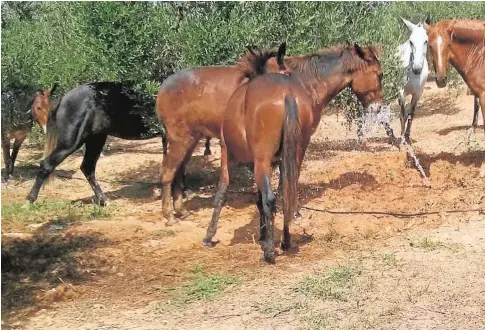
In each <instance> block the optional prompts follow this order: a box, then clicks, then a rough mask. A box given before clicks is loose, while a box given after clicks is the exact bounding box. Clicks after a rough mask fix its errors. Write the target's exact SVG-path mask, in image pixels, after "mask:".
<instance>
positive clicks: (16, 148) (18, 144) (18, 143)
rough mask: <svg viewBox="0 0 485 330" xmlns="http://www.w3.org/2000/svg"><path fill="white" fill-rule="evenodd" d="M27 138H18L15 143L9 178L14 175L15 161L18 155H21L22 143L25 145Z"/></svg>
mask: <svg viewBox="0 0 485 330" xmlns="http://www.w3.org/2000/svg"><path fill="white" fill-rule="evenodd" d="M26 137H27V136H22V137H21V138H18V139H17V138H16V139H15V141H14V143H13V149H12V156H11V162H10V168H9V170H8V175H9V176H12V174H13V169H14V166H15V160H16V159H17V155H18V154H19V150H20V147H21V146H22V143H24V141H25V138H26Z"/></svg>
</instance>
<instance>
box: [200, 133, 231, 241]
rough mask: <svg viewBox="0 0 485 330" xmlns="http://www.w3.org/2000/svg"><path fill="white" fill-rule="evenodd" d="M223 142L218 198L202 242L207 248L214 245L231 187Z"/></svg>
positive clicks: (227, 156)
mask: <svg viewBox="0 0 485 330" xmlns="http://www.w3.org/2000/svg"><path fill="white" fill-rule="evenodd" d="M221 142H222V143H221V147H222V148H221V175H220V177H219V186H218V187H217V193H216V197H215V198H214V212H213V213H212V219H211V222H210V225H209V227H208V228H207V234H206V235H205V237H204V239H203V241H202V242H203V244H204V245H206V246H212V245H213V243H212V238H213V237H214V235H215V234H216V231H217V223H218V222H219V218H220V215H221V209H222V204H223V203H224V196H225V194H226V190H227V187H228V185H229V155H228V151H227V147H226V146H225V145H224V142H223V141H221Z"/></svg>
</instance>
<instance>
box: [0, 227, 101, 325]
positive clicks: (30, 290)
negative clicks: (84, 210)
mask: <svg viewBox="0 0 485 330" xmlns="http://www.w3.org/2000/svg"><path fill="white" fill-rule="evenodd" d="M63 226H64V227H63ZM67 226H68V224H66V223H64V222H63V220H62V219H56V220H52V221H50V222H48V223H46V224H44V225H43V226H42V227H40V228H38V229H37V230H36V232H35V233H34V234H33V236H32V237H30V238H13V239H12V238H3V239H2V315H4V313H9V312H12V311H15V310H17V309H22V308H24V307H36V306H37V307H41V306H42V305H44V304H46V305H48V304H49V303H50V302H52V301H57V300H61V299H62V296H63V295H68V296H69V295H70V294H73V295H74V293H73V292H68V291H69V287H68V286H67V283H73V284H74V283H77V282H82V281H88V280H90V278H91V274H90V273H89V272H88V271H85V269H86V267H89V265H82V266H81V265H80V263H79V261H78V260H77V259H76V255H75V254H76V252H78V251H83V250H90V249H95V248H97V247H99V246H103V245H106V244H108V243H109V241H108V240H107V239H104V238H103V237H102V236H101V235H100V234H97V233H92V234H83V235H79V236H78V235H71V234H64V233H63V230H62V228H67ZM53 228H54V229H53ZM40 292H42V295H39V293H40ZM2 318H3V317H2Z"/></svg>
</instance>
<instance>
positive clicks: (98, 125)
mask: <svg viewBox="0 0 485 330" xmlns="http://www.w3.org/2000/svg"><path fill="white" fill-rule="evenodd" d="M140 102H141V101H140V100H139V95H138V93H137V92H136V91H134V90H133V89H132V88H131V86H129V85H128V86H127V85H124V84H123V83H120V82H93V83H88V84H83V85H79V86H77V87H75V88H73V89H72V90H70V91H69V92H68V93H66V95H64V97H63V98H62V100H61V102H60V105H59V108H58V109H59V110H58V113H57V118H58V121H61V122H66V121H68V122H72V123H76V122H79V121H86V124H87V125H86V127H87V129H89V130H90V131H91V132H90V133H93V134H101V133H102V134H108V135H112V136H116V137H120V138H125V139H143V138H147V137H151V136H153V135H154V134H153V133H150V130H149V127H148V122H147V121H146V120H147V117H149V116H153V113H152V111H153V104H152V105H145V104H143V103H140Z"/></svg>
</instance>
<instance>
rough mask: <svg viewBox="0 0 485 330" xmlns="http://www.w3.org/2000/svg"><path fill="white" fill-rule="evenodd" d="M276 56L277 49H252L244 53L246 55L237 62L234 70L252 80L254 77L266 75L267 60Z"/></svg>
mask: <svg viewBox="0 0 485 330" xmlns="http://www.w3.org/2000/svg"><path fill="white" fill-rule="evenodd" d="M277 54H278V48H267V49H264V50H259V49H254V48H253V49H252V50H248V51H246V53H245V54H244V55H243V56H242V57H241V58H240V59H239V60H238V61H237V63H236V68H237V69H238V70H239V72H241V73H242V74H243V75H244V76H245V77H247V78H249V79H253V78H254V77H256V76H259V75H262V74H264V73H266V64H267V63H268V61H269V59H270V58H272V57H276V56H277Z"/></svg>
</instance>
